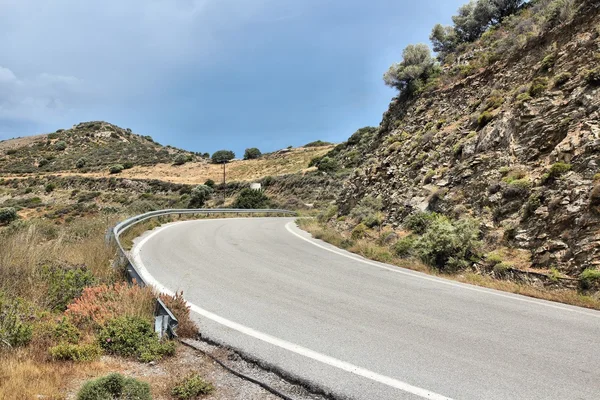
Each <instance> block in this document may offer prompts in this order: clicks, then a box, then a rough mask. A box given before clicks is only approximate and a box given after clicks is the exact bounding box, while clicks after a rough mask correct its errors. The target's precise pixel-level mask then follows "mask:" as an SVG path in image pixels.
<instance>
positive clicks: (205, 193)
mask: <svg viewBox="0 0 600 400" xmlns="http://www.w3.org/2000/svg"><path fill="white" fill-rule="evenodd" d="M212 193H213V190H212V188H211V187H210V186H207V185H198V186H196V187H195V188H193V189H192V192H191V193H190V202H189V203H188V208H202V207H203V206H204V203H206V202H207V201H208V199H210V196H211V195H212Z"/></svg>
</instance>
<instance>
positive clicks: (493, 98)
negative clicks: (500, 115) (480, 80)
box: [483, 90, 504, 111]
mask: <svg viewBox="0 0 600 400" xmlns="http://www.w3.org/2000/svg"><path fill="white" fill-rule="evenodd" d="M503 103H504V97H503V96H502V93H500V92H499V91H497V90H494V91H493V92H492V93H490V96H489V97H488V98H487V99H486V100H485V104H484V105H483V111H488V110H495V109H497V108H498V107H500V106H501V105H502V104H503Z"/></svg>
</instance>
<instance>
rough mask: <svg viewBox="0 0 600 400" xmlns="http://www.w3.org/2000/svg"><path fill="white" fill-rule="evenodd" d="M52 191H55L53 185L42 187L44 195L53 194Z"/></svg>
mask: <svg viewBox="0 0 600 400" xmlns="http://www.w3.org/2000/svg"><path fill="white" fill-rule="evenodd" d="M54 189H56V185H55V184H54V183H49V184H47V185H46V186H45V187H44V190H45V191H46V193H52V192H54Z"/></svg>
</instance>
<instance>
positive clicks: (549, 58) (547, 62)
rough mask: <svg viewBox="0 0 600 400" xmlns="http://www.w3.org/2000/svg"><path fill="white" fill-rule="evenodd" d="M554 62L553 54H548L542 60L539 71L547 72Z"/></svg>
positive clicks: (554, 56)
mask: <svg viewBox="0 0 600 400" xmlns="http://www.w3.org/2000/svg"><path fill="white" fill-rule="evenodd" d="M555 62H556V55H555V54H554V53H550V54H548V55H546V57H544V59H543V60H542V65H541V67H540V68H541V69H542V71H549V70H550V69H551V68H552V67H554V63H555Z"/></svg>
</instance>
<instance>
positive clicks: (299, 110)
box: [0, 0, 465, 155]
mask: <svg viewBox="0 0 600 400" xmlns="http://www.w3.org/2000/svg"><path fill="white" fill-rule="evenodd" d="M464 2H465V0H460V1H456V0H444V1H440V0H438V1H435V0H420V1H411V0H395V1H393V0H344V1H342V0H104V1H96V0H85V1H82V0H53V1H46V0H0V139H7V138H11V137H18V136H26V135H31V134H37V133H47V132H53V131H55V130H56V129H58V128H67V127H70V126H71V125H73V124H76V123H78V122H82V121H88V120H105V121H109V122H112V123H115V124H117V125H119V126H122V127H124V128H131V129H133V131H134V132H136V133H140V134H144V135H151V136H152V137H154V138H155V139H156V140H157V141H159V142H160V143H163V144H171V145H173V146H177V147H183V148H185V149H188V150H192V151H201V152H211V153H212V152H213V151H215V150H218V149H222V148H227V149H233V150H234V151H235V152H236V153H237V154H238V155H241V153H242V152H243V150H244V149H245V148H247V147H259V148H260V149H261V150H263V151H272V150H277V149H280V148H283V147H287V146H289V145H294V146H299V145H302V144H305V143H307V142H309V141H312V140H316V139H322V140H328V141H333V142H340V141H343V140H345V139H347V138H348V136H350V135H351V134H352V133H353V132H354V131H355V130H356V129H358V128H360V127H362V126H366V125H378V124H379V122H380V120H381V116H382V114H383V112H384V111H385V110H386V109H387V106H388V103H389V101H390V99H391V98H392V97H393V96H394V95H395V92H394V91H393V90H391V89H389V88H387V87H385V86H384V84H383V82H382V79H381V77H382V75H383V73H384V72H385V70H386V69H387V68H388V67H389V65H391V64H392V63H393V62H397V61H399V60H400V54H401V52H402V49H403V48H404V47H405V46H406V45H407V44H410V43H419V42H428V36H429V32H430V31H431V28H432V27H433V25H434V24H435V23H437V22H441V23H449V22H450V17H451V15H452V14H453V13H454V12H455V11H456V9H457V8H458V7H459V6H460V4H462V3H464Z"/></svg>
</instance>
